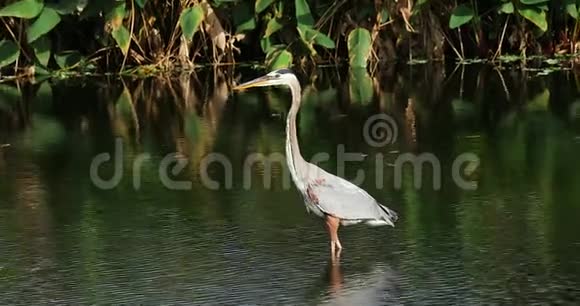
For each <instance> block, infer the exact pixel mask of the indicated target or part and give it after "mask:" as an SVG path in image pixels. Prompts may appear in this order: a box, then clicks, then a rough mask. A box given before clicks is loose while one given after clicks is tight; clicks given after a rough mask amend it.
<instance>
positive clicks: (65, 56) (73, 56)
mask: <svg viewBox="0 0 580 306" xmlns="http://www.w3.org/2000/svg"><path fill="white" fill-rule="evenodd" d="M54 59H55V60H56V63H57V64H58V66H59V67H60V68H62V69H66V68H72V67H74V66H76V65H78V64H79V63H80V62H81V61H82V60H83V57H82V55H81V54H80V53H79V52H78V51H64V52H61V53H58V54H55V56H54Z"/></svg>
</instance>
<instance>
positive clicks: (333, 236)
mask: <svg viewBox="0 0 580 306" xmlns="http://www.w3.org/2000/svg"><path fill="white" fill-rule="evenodd" d="M339 226H340V219H339V218H337V217H334V216H330V215H326V229H327V230H328V236H329V238H330V252H331V253H332V255H333V256H334V255H335V254H336V249H338V250H339V251H340V250H341V249H342V245H341V244H340V240H338V227H339Z"/></svg>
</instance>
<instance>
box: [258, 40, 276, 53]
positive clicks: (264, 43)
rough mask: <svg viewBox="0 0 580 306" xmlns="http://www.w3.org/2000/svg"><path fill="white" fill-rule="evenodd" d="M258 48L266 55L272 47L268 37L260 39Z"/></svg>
mask: <svg viewBox="0 0 580 306" xmlns="http://www.w3.org/2000/svg"><path fill="white" fill-rule="evenodd" d="M260 47H261V48H262V51H263V52H264V53H266V54H268V53H269V52H270V50H271V49H272V48H273V47H274V46H273V43H272V40H271V39H270V37H262V39H260Z"/></svg>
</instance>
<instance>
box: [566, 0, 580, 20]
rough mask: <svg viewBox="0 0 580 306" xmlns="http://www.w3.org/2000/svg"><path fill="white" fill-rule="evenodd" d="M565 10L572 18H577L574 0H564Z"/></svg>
mask: <svg viewBox="0 0 580 306" xmlns="http://www.w3.org/2000/svg"><path fill="white" fill-rule="evenodd" d="M565 6H566V12H568V15H570V16H571V17H572V18H574V19H578V7H577V6H576V0H565Z"/></svg>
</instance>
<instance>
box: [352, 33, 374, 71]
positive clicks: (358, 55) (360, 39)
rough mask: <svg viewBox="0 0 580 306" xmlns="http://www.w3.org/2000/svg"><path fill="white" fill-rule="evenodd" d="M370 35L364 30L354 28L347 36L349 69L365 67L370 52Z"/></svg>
mask: <svg viewBox="0 0 580 306" xmlns="http://www.w3.org/2000/svg"><path fill="white" fill-rule="evenodd" d="M372 44H373V43H372V39H371V33H370V32H369V31H368V30H367V29H364V28H356V29H354V30H352V31H351V32H350V33H349V34H348V57H349V64H350V66H351V67H362V68H366V67H367V62H368V59H369V56H370V54H371V51H372Z"/></svg>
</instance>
